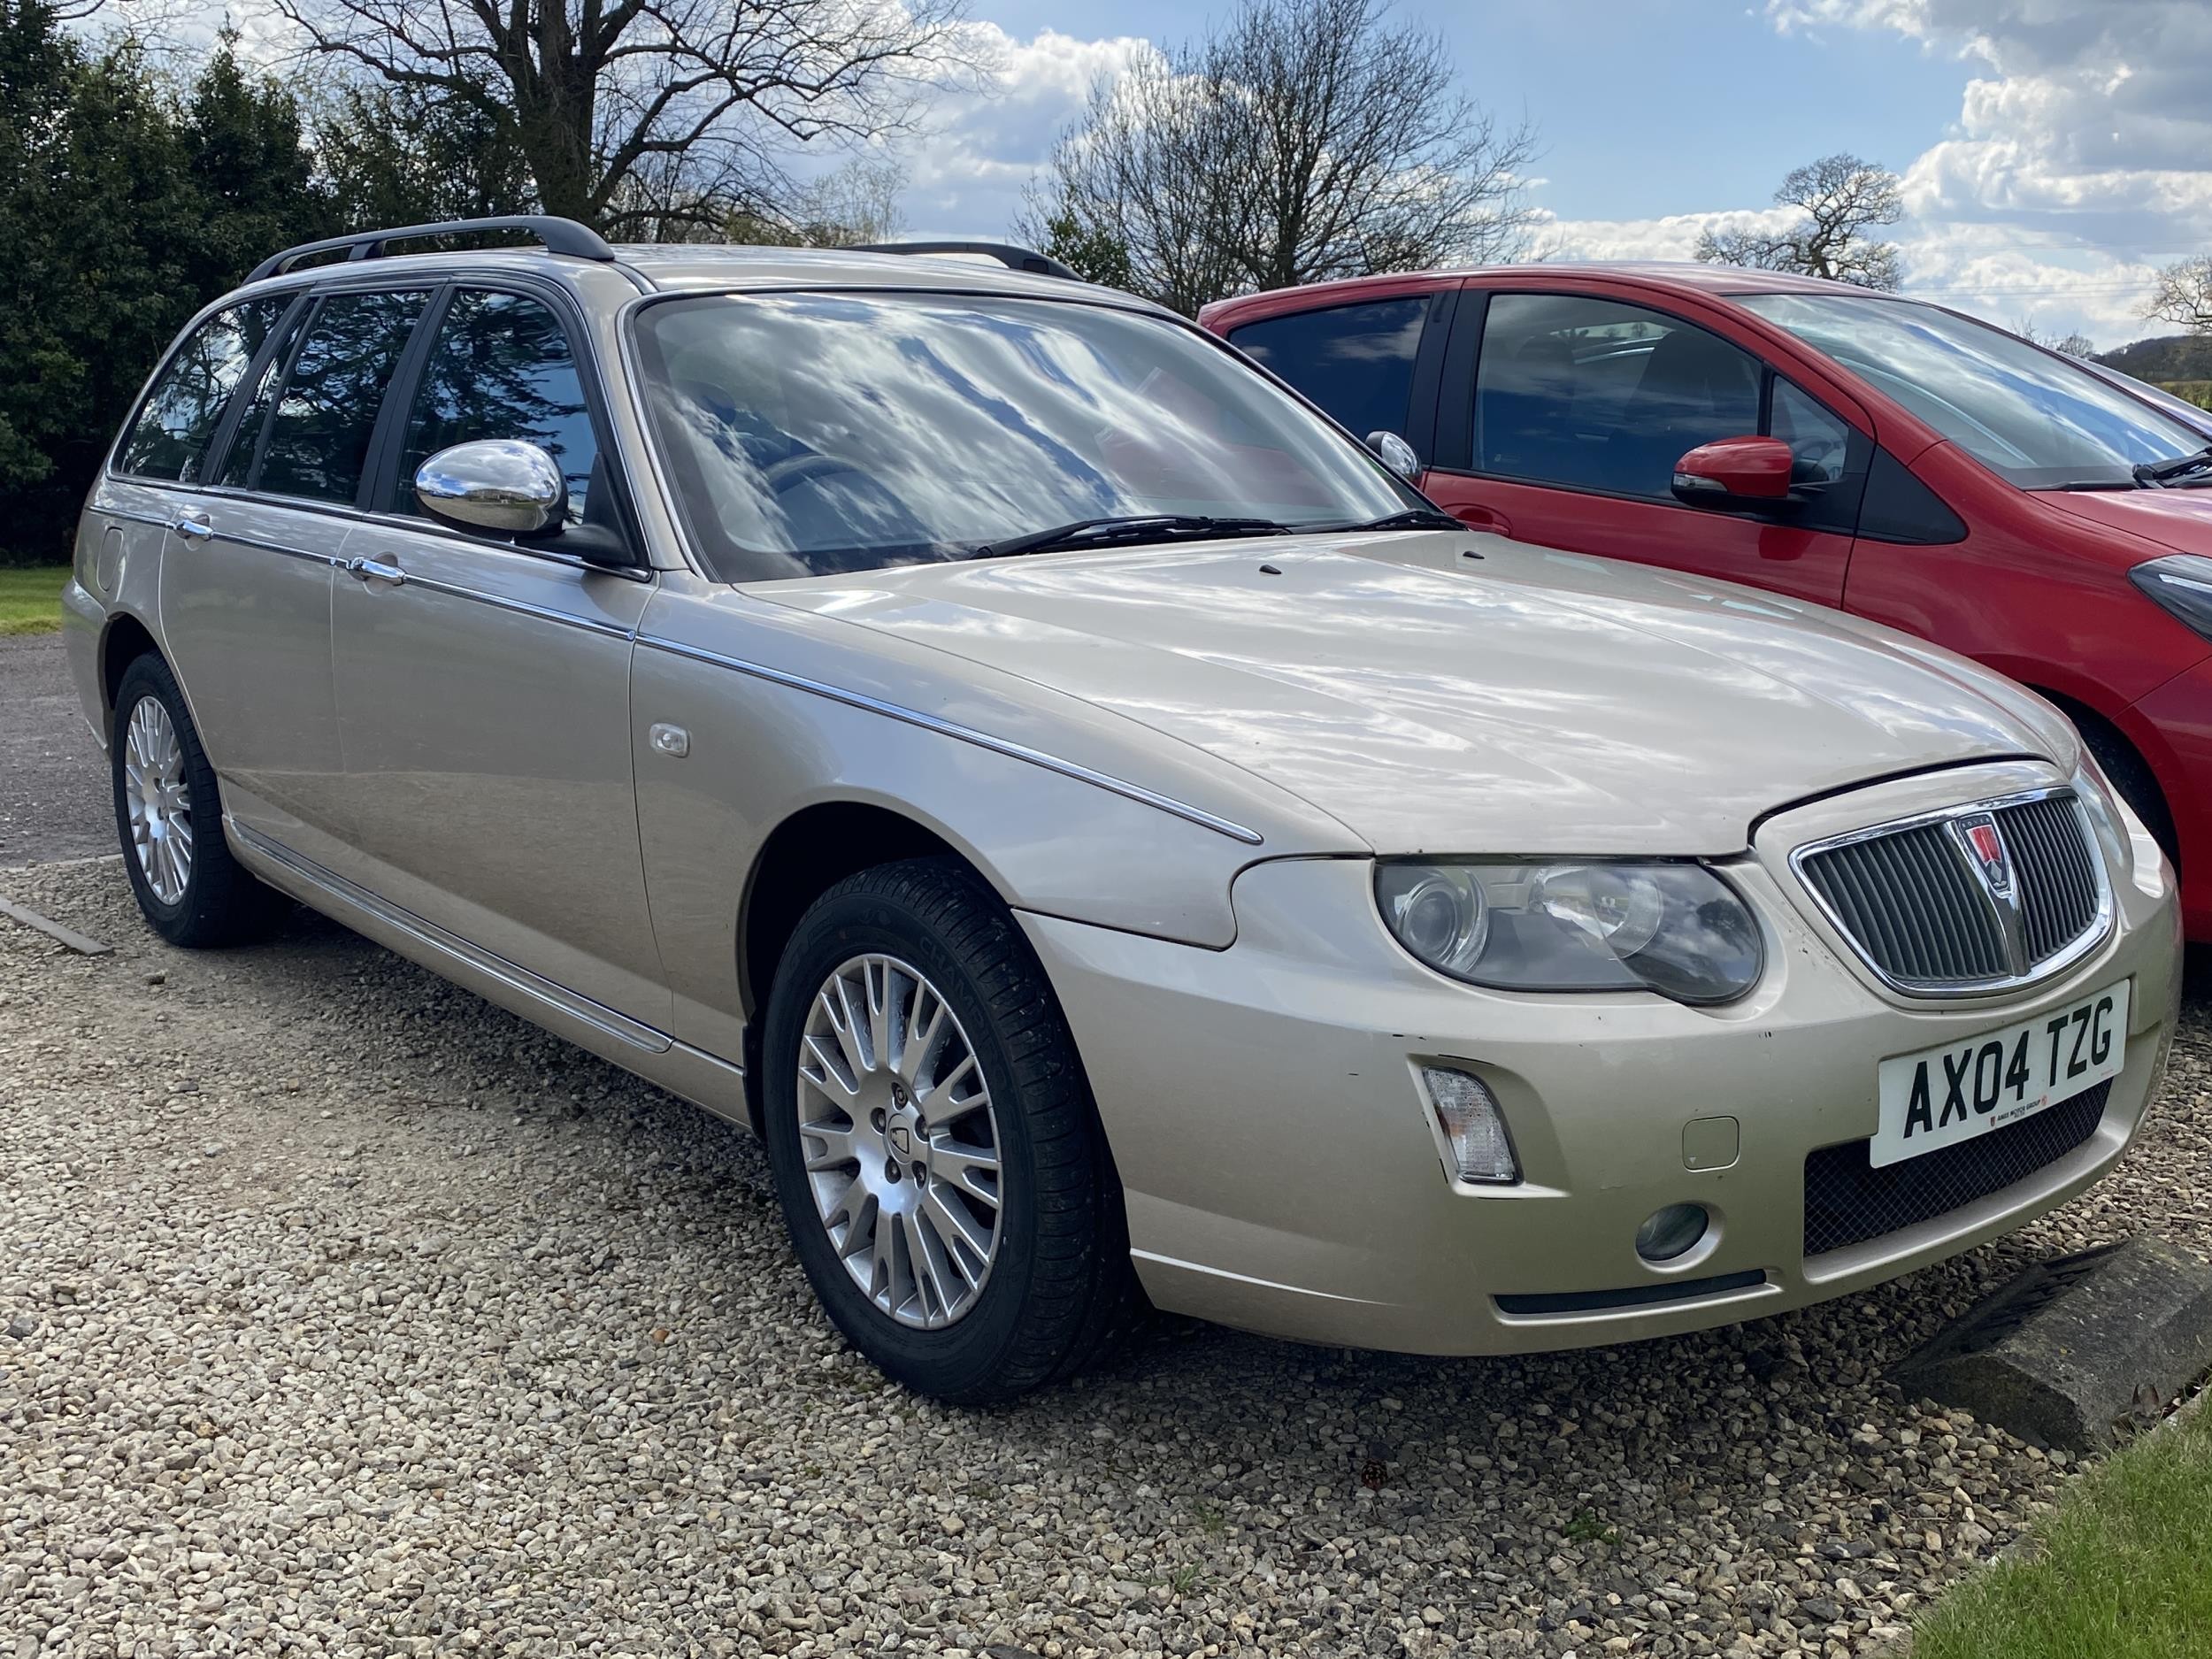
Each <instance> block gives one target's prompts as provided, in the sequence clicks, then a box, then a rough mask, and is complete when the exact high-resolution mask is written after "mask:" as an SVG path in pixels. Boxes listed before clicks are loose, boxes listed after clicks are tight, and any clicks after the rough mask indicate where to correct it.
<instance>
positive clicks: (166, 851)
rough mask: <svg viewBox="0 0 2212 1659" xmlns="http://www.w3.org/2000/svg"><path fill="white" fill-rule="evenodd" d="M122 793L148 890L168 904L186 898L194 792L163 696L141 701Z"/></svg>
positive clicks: (127, 739) (127, 735)
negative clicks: (164, 705) (188, 780)
mask: <svg viewBox="0 0 2212 1659" xmlns="http://www.w3.org/2000/svg"><path fill="white" fill-rule="evenodd" d="M123 794H124V802H125V804H126V805H127V808H128V809H129V812H130V822H131V849H132V850H133V851H134V853H135V854H136V855H137V856H138V868H139V871H140V872H141V873H142V874H143V875H144V876H145V878H146V885H147V886H148V887H150V888H152V889H153V894H154V896H155V897H156V898H157V899H159V900H160V901H161V902H163V903H164V904H175V903H178V902H181V901H182V899H183V898H184V890H185V888H186V887H188V886H189V885H190V883H191V880H192V791H191V788H190V787H189V786H188V784H187V783H186V782H185V777H184V745H183V744H182V743H181V742H180V741H178V738H177V728H176V726H175V725H174V724H173V722H172V721H171V720H170V718H169V710H167V709H165V708H164V707H163V706H162V703H161V699H160V698H158V697H141V698H140V699H139V700H138V703H137V704H136V706H135V707H134V708H133V709H132V710H131V718H130V724H129V725H128V726H127V727H126V728H125V732H124V741H123Z"/></svg>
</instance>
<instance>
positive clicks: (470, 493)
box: [415, 438, 568, 535]
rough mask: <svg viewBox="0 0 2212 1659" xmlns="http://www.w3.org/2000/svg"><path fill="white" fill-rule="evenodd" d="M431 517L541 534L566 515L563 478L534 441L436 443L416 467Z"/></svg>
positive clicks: (463, 525) (419, 496)
mask: <svg viewBox="0 0 2212 1659" xmlns="http://www.w3.org/2000/svg"><path fill="white" fill-rule="evenodd" d="M415 499H416V500H417V501H419V502H420V503H422V510H423V511H425V512H426V513H428V514H429V515H430V516H431V517H432V518H436V519H440V520H442V522H444V523H446V524H449V525H453V526H456V527H457V528H459V529H463V530H477V531H489V532H490V533H492V534H495V535H541V534H544V533H545V532H546V531H548V530H557V529H559V528H560V527H561V523H562V520H563V519H565V518H566V517H567V516H568V480H566V479H565V478H563V477H562V476H561V469H560V467H559V465H557V463H556V462H555V461H554V459H553V457H551V456H549V455H548V454H547V453H546V452H545V451H544V450H543V449H540V448H538V446H537V445H536V444H534V443H521V442H516V441H514V440H512V439H509V438H486V439H480V440H479V441H478V442H474V443H457V444H455V445H454V446H453V447H452V448H451V449H441V450H439V451H438V452H437V454H435V455H434V456H432V457H430V458H429V459H428V460H427V461H425V462H424V463H423V464H422V465H420V466H419V467H417V468H416V469H415Z"/></svg>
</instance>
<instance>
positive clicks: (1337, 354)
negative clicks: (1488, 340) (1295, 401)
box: [1229, 297, 1429, 438]
mask: <svg viewBox="0 0 2212 1659" xmlns="http://www.w3.org/2000/svg"><path fill="white" fill-rule="evenodd" d="M1428 311H1429V302H1428V300H1427V299H1426V298H1425V297H1418V298H1414V299H1402V300H1376V301H1372V302H1370V303H1367V304H1363V305H1334V306H1331V307H1330V308H1329V309H1328V310H1326V311H1296V312H1294V313H1292V314H1291V315H1290V316H1287V317H1270V318H1267V319H1264V320H1263V321H1261V322H1256V323H1248V324H1247V325H1246V326H1244V327H1242V328H1239V329H1237V330H1235V331H1234V332H1233V333H1232V334H1230V336H1229V342H1230V343H1231V344H1232V345H1233V346H1235V347H1236V348H1237V349H1239V350H1240V351H1243V352H1245V353H1247V354H1248V355H1249V356H1251V357H1256V358H1257V359H1258V360H1259V361H1260V362H1262V363H1263V364H1265V365H1267V366H1268V367H1269V368H1271V369H1272V370H1273V371H1274V372H1275V373H1278V374H1279V375H1281V376H1282V377H1283V379H1285V380H1288V381H1289V382H1290V383H1291V384H1292V385H1293V386H1294V387H1296V388H1298V389H1299V390H1300V391H1302V392H1303V393H1304V394H1305V395H1306V396H1308V397H1310V398H1311V399H1312V400H1313V401H1314V402H1315V403H1318V404H1320V405H1321V407H1322V408H1323V409H1325V410H1326V411H1328V412H1329V413H1330V414H1331V415H1332V416H1333V417H1334V418H1335V419H1337V420H1339V421H1340V422H1341V423H1342V424H1343V425H1344V426H1348V427H1349V428H1350V429H1351V431H1352V433H1353V434H1354V435H1356V436H1357V437H1361V438H1364V437H1365V436H1366V435H1367V434H1369V433H1371V432H1375V431H1385V432H1394V433H1398V434H1401V435H1402V434H1404V432H1405V430H1406V413H1407V406H1408V404H1409V402H1410V401H1411V397H1412V393H1413V359H1414V357H1415V356H1416V354H1417V353H1418V352H1419V350H1420V349H1421V325H1422V323H1423V322H1424V320H1425V319H1426V318H1427V316H1428Z"/></svg>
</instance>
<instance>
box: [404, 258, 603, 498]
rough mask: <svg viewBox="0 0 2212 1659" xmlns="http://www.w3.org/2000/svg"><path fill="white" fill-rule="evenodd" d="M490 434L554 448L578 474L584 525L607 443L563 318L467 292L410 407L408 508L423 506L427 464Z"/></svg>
mask: <svg viewBox="0 0 2212 1659" xmlns="http://www.w3.org/2000/svg"><path fill="white" fill-rule="evenodd" d="M480 438H515V439H519V440H521V441H523V442H527V443H534V444H536V445H537V446H538V447H539V448H540V449H543V450H545V451H546V452H547V453H548V454H549V455H550V456H551V457H553V458H554V460H555V461H556V462H557V463H558V464H559V465H560V469H561V471H562V472H563V473H564V474H565V475H566V477H567V479H568V521H569V523H571V524H580V523H582V522H583V520H584V515H585V509H586V507H587V506H588V504H589V502H590V496H591V489H592V469H593V467H594V465H595V464H596V462H597V460H598V457H599V446H598V442H597V440H596V439H595V437H594V436H593V434H592V429H591V415H590V412H589V411H588V408H587V407H586V405H585V402H584V387H583V382H582V380H580V378H579V376H578V374H577V372H576V359H575V357H574V355H573V354H572V352H571V351H570V349H569V344H568V336H567V334H565V332H564V331H563V330H562V327H561V324H560V319H558V318H557V317H556V316H554V314H553V312H552V311H551V310H550V309H549V308H548V307H547V306H545V305H543V304H541V303H539V302H538V301H536V300H534V299H525V298H523V297H522V296H519V295H515V294H494V293H488V292H485V291H483V290H481V289H475V288H465V289H463V290H462V291H461V292H459V293H457V294H456V295H455V296H453V303H451V304H450V305H449V306H448V307H447V308H446V313H445V318H444V320H443V321H442V322H441V323H440V324H439V325H438V334H437V338H436V339H435V340H434V341H433V342H431V346H430V356H429V357H428V359H427V360H426V362H425V363H424V365H423V371H422V385H421V389H420V390H419V391H418V392H417V393H416V394H415V406H414V408H413V409H412V410H411V411H409V412H408V417H407V435H406V437H405V439H404V440H403V442H402V444H401V448H400V458H399V485H398V488H399V501H398V503H397V505H398V508H399V510H400V511H402V512H416V511H419V508H418V507H417V506H416V504H415V492H414V489H413V487H412V481H411V480H413V478H414V476H415V469H416V468H417V467H419V466H420V465H422V464H423V463H424V462H425V461H426V460H428V459H429V458H430V457H432V456H434V455H435V454H436V453H437V452H438V451H439V450H441V449H447V448H449V447H450V446H451V445H453V444H457V443H469V442H474V441H475V440H477V439H480Z"/></svg>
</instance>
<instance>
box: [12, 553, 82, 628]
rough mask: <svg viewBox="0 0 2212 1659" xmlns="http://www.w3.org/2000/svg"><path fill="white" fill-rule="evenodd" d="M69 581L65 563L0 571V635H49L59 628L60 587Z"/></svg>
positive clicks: (67, 568) (67, 567)
mask: <svg viewBox="0 0 2212 1659" xmlns="http://www.w3.org/2000/svg"><path fill="white" fill-rule="evenodd" d="M68 580H69V566H67V565H32V566H30V567H29V568H28V569H27V570H13V569H4V570H0V637H4V636H5V635H7V634H51V633H53V632H54V631H55V630H56V629H58V628H59V627H60V626H61V590H62V588H63V585H64V584H65V583H66V582H67V581H68Z"/></svg>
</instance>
